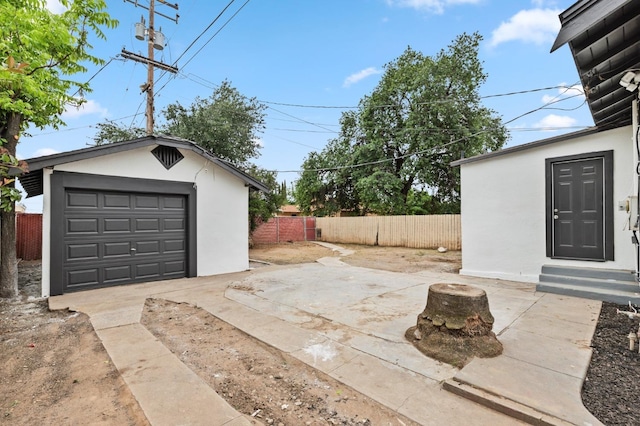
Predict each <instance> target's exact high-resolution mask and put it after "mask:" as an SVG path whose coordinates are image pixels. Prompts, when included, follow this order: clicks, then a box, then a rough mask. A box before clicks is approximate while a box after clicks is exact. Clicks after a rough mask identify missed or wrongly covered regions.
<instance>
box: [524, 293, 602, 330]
mask: <svg viewBox="0 0 640 426" xmlns="http://www.w3.org/2000/svg"><path fill="white" fill-rule="evenodd" d="M538 294H539V295H540V296H541V297H540V299H539V300H538V302H537V303H535V304H534V305H533V306H531V308H529V311H528V315H532V314H535V315H544V316H546V317H550V318H557V319H559V320H563V321H570V322H576V323H580V324H585V325H589V326H592V325H593V324H594V323H596V322H597V321H598V316H599V315H600V307H601V305H602V303H601V302H600V301H597V300H590V299H582V298H579V297H571V296H562V295H558V294H552V293H538Z"/></svg>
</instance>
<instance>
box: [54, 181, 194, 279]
mask: <svg viewBox="0 0 640 426" xmlns="http://www.w3.org/2000/svg"><path fill="white" fill-rule="evenodd" d="M67 191H69V192H68V193H66V195H67V197H66V198H67V200H68V203H67V205H66V206H65V211H64V215H65V223H66V229H65V234H64V236H63V238H64V242H63V246H64V250H65V253H66V254H67V255H66V257H65V259H64V263H63V266H62V269H63V275H62V276H63V280H64V281H65V282H63V289H66V290H80V289H89V288H98V287H104V286H109V285H118V284H127V283H134V282H144V281H153V280H161V279H167V278H181V277H184V276H186V275H187V265H188V262H187V258H188V256H187V247H188V245H187V238H186V236H187V219H186V216H187V208H186V205H187V202H186V200H187V197H186V196H184V195H172V194H159V195H156V194H143V193H126V192H118V191H98V190H96V191H92V190H83V191H76V190H67Z"/></svg>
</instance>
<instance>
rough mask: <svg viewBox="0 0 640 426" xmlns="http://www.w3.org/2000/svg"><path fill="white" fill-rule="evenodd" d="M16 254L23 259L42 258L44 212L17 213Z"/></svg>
mask: <svg viewBox="0 0 640 426" xmlns="http://www.w3.org/2000/svg"><path fill="white" fill-rule="evenodd" d="M16 256H17V257H18V258H19V259H22V260H38V259H42V214H37V213H18V214H16Z"/></svg>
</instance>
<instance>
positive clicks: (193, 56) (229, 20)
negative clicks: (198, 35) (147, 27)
mask: <svg viewBox="0 0 640 426" xmlns="http://www.w3.org/2000/svg"><path fill="white" fill-rule="evenodd" d="M250 1H251V0H246V1H245V2H244V3H243V4H242V6H240V8H239V9H238V10H236V11H235V13H234V14H233V15H231V17H230V18H229V19H227V21H226V22H225V23H224V24H223V25H222V27H220V29H218V31H216V32H215V33H214V34H213V35H212V36H211V37H210V38H209V40H207V41H206V42H205V43H204V44H203V45H202V46H201V47H200V49H198V50H197V51H196V53H194V54H193V55H192V56H191V57H190V58H189V59H188V60H187V61H186V62H185V63H184V64H183V65H182V66H181V68H183V69H184V68H185V67H186V66H187V65H189V63H190V62H191V61H192V60H193V59H194V58H195V57H196V56H197V55H198V54H199V53H200V52H202V49H204V48H205V47H206V46H207V45H208V44H209V43H210V42H211V40H213V38H214V37H215V36H217V35H218V34H219V33H220V31H222V30H223V29H224V28H225V27H226V26H227V24H229V22H231V21H232V20H233V19H234V18H235V17H236V16H237V15H238V13H240V11H241V10H242V9H244V7H245V6H246V5H247V4H248V3H249V2H250ZM169 81H171V80H168V81H167V82H166V83H165V84H163V85H162V87H160V88H159V89H158V90H157V91H156V94H157V93H160V92H161V91H162V89H164V88H165V87H166V85H167V84H169Z"/></svg>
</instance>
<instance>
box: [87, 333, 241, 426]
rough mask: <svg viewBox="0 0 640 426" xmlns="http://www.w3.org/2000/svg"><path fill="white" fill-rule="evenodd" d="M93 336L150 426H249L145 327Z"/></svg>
mask: <svg viewBox="0 0 640 426" xmlns="http://www.w3.org/2000/svg"><path fill="white" fill-rule="evenodd" d="M98 336H99V337H100V339H101V340H102V343H103V345H104V347H105V348H106V349H107V352H108V353H109V355H110V356H111V359H112V360H113V362H114V364H115V365H116V367H117V368H118V370H119V371H120V373H121V375H122V378H123V379H124V381H125V383H127V386H129V388H130V389H131V391H132V393H133V395H134V396H135V398H136V400H137V401H138V403H139V404H140V407H141V408H142V410H143V411H144V413H145V415H146V416H147V419H148V420H149V421H150V422H151V424H153V425H176V424H188V425H225V424H228V422H230V421H234V422H236V423H235V424H239V425H240V424H244V425H250V424H251V423H250V422H249V421H248V420H246V419H244V418H243V416H242V415H240V414H239V413H238V412H237V411H236V410H235V409H233V408H232V407H231V406H230V405H229V404H228V403H227V402H226V401H225V400H224V399H222V398H220V397H219V396H218V394H216V392H215V391H214V390H213V389H211V388H210V387H209V386H208V385H207V384H206V383H205V382H204V381H202V379H200V377H198V376H197V375H196V374H195V373H194V372H193V371H191V370H190V369H189V368H188V367H187V366H185V365H184V364H183V363H182V362H180V360H179V359H178V358H176V357H175V356H174V355H173V354H172V353H171V352H170V351H169V350H168V349H167V348H166V347H165V346H164V345H162V343H160V342H159V341H158V340H157V339H156V338H155V337H154V336H153V335H152V334H151V333H150V332H149V331H148V330H147V329H146V328H144V326H142V325H140V324H132V325H128V326H123V327H114V328H110V329H106V330H100V331H98Z"/></svg>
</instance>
